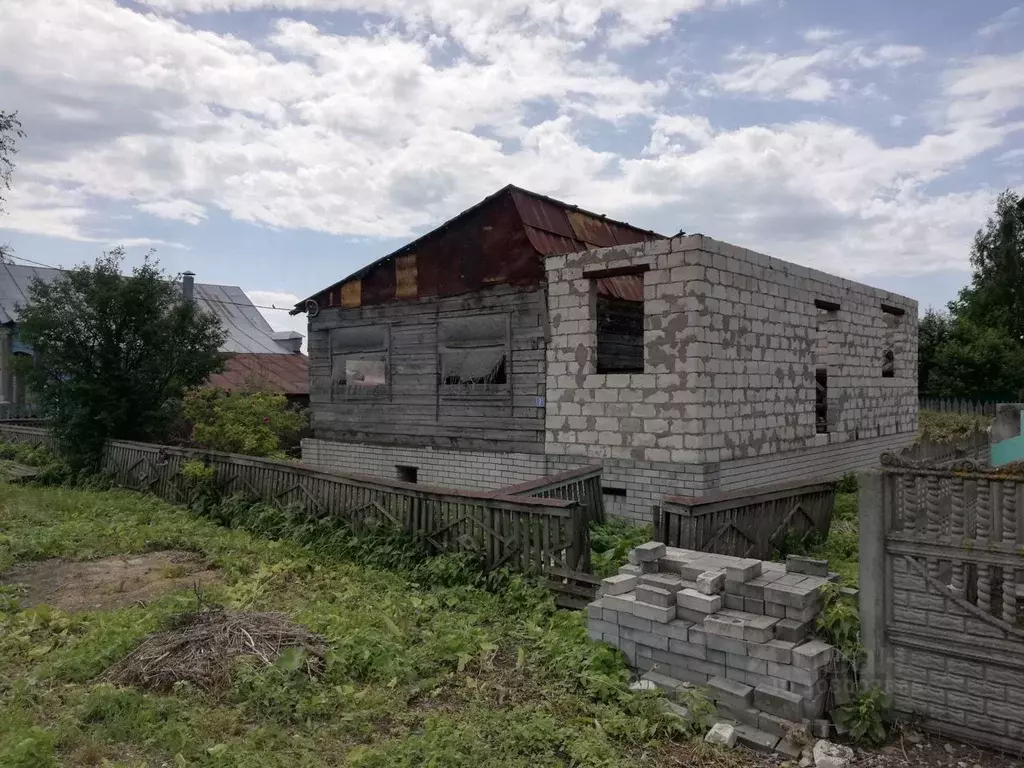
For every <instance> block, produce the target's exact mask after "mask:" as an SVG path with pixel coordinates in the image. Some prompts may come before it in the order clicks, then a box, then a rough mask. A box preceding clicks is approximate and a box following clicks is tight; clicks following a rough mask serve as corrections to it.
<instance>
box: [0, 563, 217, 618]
mask: <svg viewBox="0 0 1024 768" xmlns="http://www.w3.org/2000/svg"><path fill="white" fill-rule="evenodd" d="M220 581H221V575H220V573H219V572H218V571H217V570H216V569H215V568H214V567H213V566H212V565H211V564H210V563H209V562H207V561H206V560H205V559H204V558H203V557H202V556H200V555H197V554H196V553H195V552H182V551H178V550H163V551H160V552H147V553H145V554H140V555H115V556H114V557H105V558H103V559H102V560H89V561H86V562H67V561H64V560H42V561H39V562H34V563H21V564H18V565H15V566H14V567H12V568H10V569H9V570H7V571H6V572H4V573H2V574H0V585H15V586H17V587H18V588H19V590H18V598H19V602H20V604H21V605H22V606H23V607H26V608H27V607H31V606H34V605H40V604H44V603H45V604H46V605H52V606H53V607H54V608H59V609H61V610H63V611H68V612H69V613H77V612H79V611H110V610H115V609H117V608H124V607H126V606H129V605H135V604H136V603H146V602H149V601H150V600H152V599H154V598H156V597H160V596H161V595H164V594H166V593H168V592H173V591H175V590H179V589H189V588H191V587H194V586H198V587H203V586H206V585H208V584H215V583H219V582H220Z"/></svg>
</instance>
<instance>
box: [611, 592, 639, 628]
mask: <svg viewBox="0 0 1024 768" xmlns="http://www.w3.org/2000/svg"><path fill="white" fill-rule="evenodd" d="M603 602H604V607H605V608H607V609H609V610H611V611H618V612H619V613H632V612H633V606H634V605H636V596H635V595H633V594H632V593H630V594H626V595H607V596H605V597H604V598H603ZM619 621H622V618H621V617H620V618H619Z"/></svg>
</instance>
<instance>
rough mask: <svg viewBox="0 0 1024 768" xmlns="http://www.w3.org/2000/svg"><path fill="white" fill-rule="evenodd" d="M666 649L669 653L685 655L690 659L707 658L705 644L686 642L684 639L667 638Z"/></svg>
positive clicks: (705, 659)
mask: <svg viewBox="0 0 1024 768" xmlns="http://www.w3.org/2000/svg"><path fill="white" fill-rule="evenodd" d="M668 650H669V653H674V654H677V655H679V656H686V657H687V658H690V659H700V660H701V661H707V658H708V648H707V646H706V645H697V644H696V643H688V642H686V641H685V640H672V639H671V638H669V641H668Z"/></svg>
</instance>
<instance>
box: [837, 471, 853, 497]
mask: <svg viewBox="0 0 1024 768" xmlns="http://www.w3.org/2000/svg"><path fill="white" fill-rule="evenodd" d="M857 490H858V482H857V475H856V474H854V473H853V472H847V473H846V474H845V475H843V476H842V477H841V478H840V479H839V482H838V483H836V493H856V492H857Z"/></svg>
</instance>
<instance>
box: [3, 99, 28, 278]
mask: <svg viewBox="0 0 1024 768" xmlns="http://www.w3.org/2000/svg"><path fill="white" fill-rule="evenodd" d="M23 138H25V132H24V131H22V130H21V122H20V121H19V120H18V113H17V112H4V111H3V110H2V109H0V213H3V212H4V203H5V202H6V201H5V200H4V196H3V192H4V191H6V190H8V189H10V188H11V175H12V174H13V173H14V156H15V155H16V154H17V153H18V148H17V141H18V139H23ZM9 250H10V249H9V248H7V247H6V246H4V245H0V261H7V257H8V256H9Z"/></svg>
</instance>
